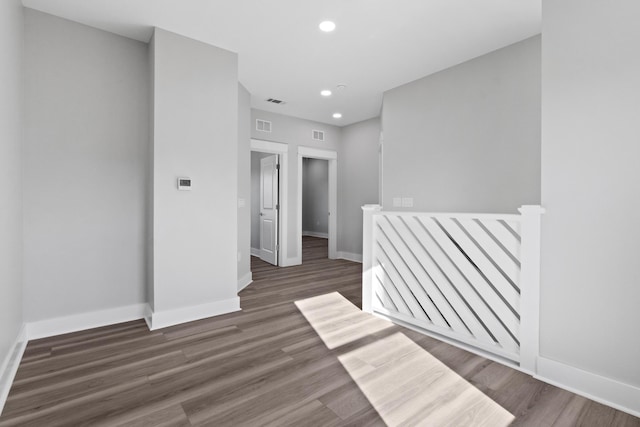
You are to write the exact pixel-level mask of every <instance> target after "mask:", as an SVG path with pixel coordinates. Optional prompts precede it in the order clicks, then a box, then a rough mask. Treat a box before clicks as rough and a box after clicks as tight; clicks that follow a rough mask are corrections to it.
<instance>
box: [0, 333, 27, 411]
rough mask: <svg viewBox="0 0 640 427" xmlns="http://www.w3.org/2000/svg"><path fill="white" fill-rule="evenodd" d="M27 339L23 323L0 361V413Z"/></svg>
mask: <svg viewBox="0 0 640 427" xmlns="http://www.w3.org/2000/svg"><path fill="white" fill-rule="evenodd" d="M27 341H28V340H27V325H24V324H23V325H22V327H21V328H20V332H18V335H17V336H16V339H15V342H14V343H13V345H12V346H11V348H10V350H9V353H8V354H7V355H6V356H5V358H4V360H3V361H2V365H0V414H2V410H3V409H4V404H5V403H6V402H7V397H8V396H9V390H10V389H11V384H13V379H14V378H15V376H16V372H18V366H19V365H20V361H21V360H22V355H23V354H24V349H25V348H26V347H27Z"/></svg>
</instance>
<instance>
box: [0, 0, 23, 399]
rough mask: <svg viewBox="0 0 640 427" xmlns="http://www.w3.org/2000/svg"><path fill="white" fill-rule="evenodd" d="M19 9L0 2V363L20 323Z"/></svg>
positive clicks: (16, 4) (0, 382) (15, 2)
mask: <svg viewBox="0 0 640 427" xmlns="http://www.w3.org/2000/svg"><path fill="white" fill-rule="evenodd" d="M22 14H23V9H22V4H21V3H20V1H18V0H9V1H6V0H5V1H3V2H2V3H0V52H2V61H0V182H1V183H2V185H0V236H2V237H1V238H0V367H1V366H3V361H4V360H5V359H6V358H8V357H9V356H10V351H11V348H12V346H13V344H14V342H15V340H16V337H17V336H18V332H19V330H20V327H21V326H22V177H21V153H20V152H21V146H22V141H21V140H22V41H23V32H22ZM2 374H3V372H1V371H0V387H2V386H3V385H4V384H3V381H4V379H3V378H2ZM0 410H1V408H0Z"/></svg>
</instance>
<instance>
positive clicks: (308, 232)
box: [302, 231, 329, 239]
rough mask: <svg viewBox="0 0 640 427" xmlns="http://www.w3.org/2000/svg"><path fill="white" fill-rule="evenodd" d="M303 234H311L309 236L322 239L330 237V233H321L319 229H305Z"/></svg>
mask: <svg viewBox="0 0 640 427" xmlns="http://www.w3.org/2000/svg"><path fill="white" fill-rule="evenodd" d="M302 235H303V236H309V237H319V238H321V239H328V238H329V233H319V232H317V231H303V232H302Z"/></svg>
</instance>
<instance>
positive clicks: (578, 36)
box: [540, 0, 640, 410]
mask: <svg viewBox="0 0 640 427" xmlns="http://www.w3.org/2000/svg"><path fill="white" fill-rule="evenodd" d="M543 6H544V7H543V9H542V10H543V34H544V37H543V45H542V71H543V72H542V76H543V77H542V99H543V101H542V124H543V127H542V129H543V130H542V204H543V205H544V207H545V208H546V209H547V213H546V214H545V215H543V217H542V221H543V222H542V227H543V232H542V279H541V280H542V289H541V298H542V300H541V325H540V328H541V329H540V349H541V353H542V356H544V357H547V358H550V359H554V360H557V361H560V362H564V363H566V364H569V365H573V366H576V367H578V368H581V369H583V370H586V371H590V372H593V373H596V374H599V375H602V376H604V377H608V378H613V379H616V380H619V381H622V382H623V383H627V384H631V385H634V386H636V387H638V386H640V369H639V368H638V366H639V365H638V361H639V360H640V339H638V336H639V334H638V325H640V310H638V303H639V302H640V286H639V277H640V276H639V273H638V242H640V223H639V222H638V211H640V197H639V195H640V173H639V172H638V171H639V170H640V169H639V166H638V164H639V161H638V159H640V144H639V141H640V126H639V125H638V118H639V117H640V102H639V101H638V99H640V55H638V52H640V25H638V16H640V3H638V2H634V1H622V2H584V1H579V0H570V1H561V2H557V1H551V0H545V1H544V5H543ZM636 410H637V409H636Z"/></svg>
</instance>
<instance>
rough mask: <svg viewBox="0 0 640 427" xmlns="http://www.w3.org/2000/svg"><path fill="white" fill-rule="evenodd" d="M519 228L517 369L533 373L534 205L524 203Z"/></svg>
mask: <svg viewBox="0 0 640 427" xmlns="http://www.w3.org/2000/svg"><path fill="white" fill-rule="evenodd" d="M518 210H519V211H520V213H521V214H522V222H521V229H520V237H521V242H520V244H521V249H520V250H521V253H520V368H521V369H522V370H523V371H525V372H528V373H529V374H532V375H534V374H536V373H537V366H536V364H537V358H538V355H539V345H540V219H541V216H542V214H543V213H544V212H545V210H544V208H542V207H541V206H538V205H525V206H522V207H521V208H520V209H518Z"/></svg>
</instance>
